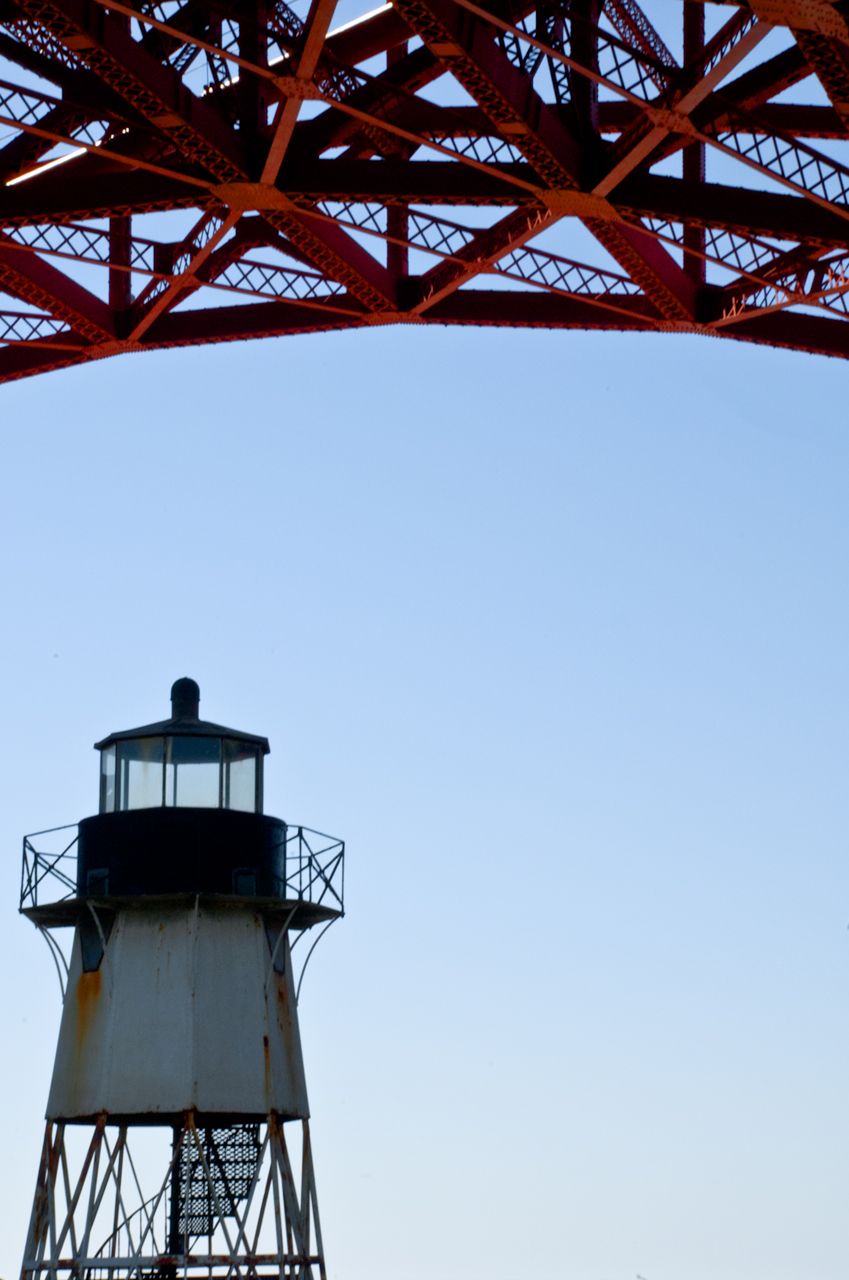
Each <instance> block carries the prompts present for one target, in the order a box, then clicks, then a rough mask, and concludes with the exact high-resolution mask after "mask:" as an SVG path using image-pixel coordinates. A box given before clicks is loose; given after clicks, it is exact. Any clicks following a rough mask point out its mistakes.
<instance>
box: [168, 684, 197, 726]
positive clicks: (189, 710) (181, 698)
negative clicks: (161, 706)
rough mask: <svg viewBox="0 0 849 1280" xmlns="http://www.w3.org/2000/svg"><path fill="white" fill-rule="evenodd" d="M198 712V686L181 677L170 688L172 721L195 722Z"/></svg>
mask: <svg viewBox="0 0 849 1280" xmlns="http://www.w3.org/2000/svg"><path fill="white" fill-rule="evenodd" d="M199 711H200V685H199V684H198V683H197V681H196V680H192V679H190V677H189V676H182V677H181V678H180V679H179V680H175V681H174V683H173V684H172V686H171V715H172V717H173V719H174V720H197V719H198V714H199Z"/></svg>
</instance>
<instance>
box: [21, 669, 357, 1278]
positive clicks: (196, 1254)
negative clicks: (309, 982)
mask: <svg viewBox="0 0 849 1280" xmlns="http://www.w3.org/2000/svg"><path fill="white" fill-rule="evenodd" d="M199 698H200V694H199V690H198V686H197V685H196V684H195V682H194V681H193V680H190V679H186V678H184V679H181V680H178V681H177V682H176V684H175V685H174V686H173V688H172V690H171V700H172V715H171V717H170V719H168V720H163V721H160V722H159V723H157V724H149V725H145V726H144V727H142V728H139V729H131V730H126V731H123V732H120V733H113V734H110V735H109V737H107V738H104V739H103V741H102V742H99V743H97V749H98V750H99V752H100V806H99V812H98V813H97V814H96V815H95V816H93V817H90V818H84V819H83V820H82V821H81V822H80V823H79V824H78V826H76V827H74V828H63V829H60V830H58V831H53V832H42V833H39V834H38V835H37V836H28V837H26V838H25V840H24V864H23V879H22V898H21V910H22V911H23V912H24V914H25V915H27V916H28V917H29V918H30V919H31V920H32V921H33V922H34V923H35V924H36V925H37V926H38V927H39V928H40V929H41V930H42V931H43V932H44V934H45V936H46V937H47V939H48V941H49V943H50V945H51V948H52V950H53V952H54V957H55V958H56V960H57V966H58V967H59V969H60V976H61V977H62V979H63V987H64V1004H63V1009H62V1021H61V1026H60V1030H59V1043H58V1046H57V1049H56V1059H55V1064H54V1068H53V1079H52V1083H51V1086H50V1094H49V1098H48V1103H47V1128H46V1133H45V1138H44V1148H43V1154H42V1159H41V1165H40V1169H39V1173H38V1179H37V1184H36V1191H35V1199H34V1204H33V1209H32V1217H31V1221H30V1225H29V1230H28V1232H27V1237H26V1245H25V1247H24V1260H23V1266H22V1271H21V1276H22V1280H40V1278H41V1277H44V1280H65V1278H66V1277H67V1278H68V1280H70V1278H71V1277H73V1278H74V1280H82V1278H83V1277H88V1278H89V1280H121V1278H122V1277H131V1276H132V1277H145V1280H154V1278H156V1280H159V1278H162V1280H166V1278H168V1277H173V1280H177V1278H178V1277H189V1276H204V1277H208V1278H211V1277H219V1276H220V1277H222V1278H223V1277H272V1276H273V1277H278V1280H282V1278H283V1277H297V1278H298V1280H324V1277H325V1266H324V1254H323V1249H322V1242H321V1229H320V1225H319V1217H318V1202H317V1198H316V1188H315V1178H314V1174H313V1163H312V1153H311V1148H310V1136H309V1119H308V1117H309V1106H308V1103H307V1089H306V1082H305V1077H304V1065H303V1058H302V1056H301V1042H300V1035H299V1031H298V1016H297V997H298V988H299V982H298V979H297V976H296V975H297V973H298V972H300V973H301V975H302V974H303V967H304V964H305V961H306V959H308V958H309V954H311V951H312V948H313V946H314V945H315V941H317V939H318V937H319V936H320V933H321V929H322V927H325V928H326V927H327V926H328V925H329V924H330V923H332V922H333V920H335V919H337V918H338V917H339V916H341V915H342V912H343V898H342V882H343V864H344V845H343V843H342V842H341V841H338V840H334V839H333V838H331V837H328V836H322V835H320V834H318V833H316V832H313V831H310V830H309V829H307V828H305V827H299V826H292V825H288V824H287V823H285V822H282V821H281V820H280V819H279V818H272V817H269V816H268V815H267V814H264V813H263V811H262V796H263V762H264V757H265V755H266V754H267V752H268V749H269V748H268V742H267V741H266V739H265V738H261V737H257V736H256V735H254V734H250V733H240V732H237V731H236V730H234V729H227V728H224V727H223V726H222V725H218V724H211V723H209V722H207V721H205V720H201V719H200V718H199ZM68 928H71V929H73V942H72V944H71V947H70V957H69V959H68V961H67V963H66V962H65V960H64V954H65V953H64V949H63V948H62V946H61V945H60V943H59V941H58V931H59V930H62V929H68ZM313 939H315V941H313Z"/></svg>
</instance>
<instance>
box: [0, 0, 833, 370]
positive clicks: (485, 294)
mask: <svg viewBox="0 0 849 1280" xmlns="http://www.w3.org/2000/svg"><path fill="white" fill-rule="evenodd" d="M847 104H849V5H846V4H843V3H836V2H835V0H724V2H723V3H711V4H706V3H701V2H700V0H537V3H523V2H522V0H391V2H390V3H384V4H380V5H378V7H376V8H373V9H366V8H365V6H364V4H363V3H354V2H353V0H293V3H291V4H290V3H287V0H162V2H161V3H159V2H155V0H0V126H2V128H0V381H6V380H10V379H13V378H18V377H23V376H26V375H29V374H33V373H38V372H42V371H46V370H49V369H54V368H58V367H63V366H66V365H69V364H75V363H79V362H82V361H86V360H91V359H99V358H101V357H103V356H107V355H116V354H120V353H121V352H124V351H140V350H145V349H147V348H151V349H153V348H157V347H169V346H185V345H192V344H196V343H203V342H221V341H232V340H236V339H245V338H257V337H266V336H272V335H281V334H295V333H308V332H315V331H319V330H326V329H342V328H353V327H361V326H364V325H374V324H379V325H384V324H400V323H415V324H427V323H439V324H446V323H448V324H451V323H456V324H481V325H500V326H529V327H545V328H561V329H571V328H584V329H635V330H644V331H664V332H670V331H672V332H689V333H703V334H712V335H715V336H724V337H733V338H737V339H743V340H747V341H752V342H758V343H766V344H771V345H775V346H783V347H792V348H797V349H801V350H805V351H811V352H819V353H823V354H829V355H838V356H846V355H847V354H849V329H847V325H846V321H847V306H849V304H847V301H846V297H847V293H849V106H848V105H847ZM570 226H571V227H580V228H581V235H580V236H577V237H575V236H570V235H569V228H570ZM558 228H559V229H560V232H562V234H560V235H552V234H551V233H552V232H556V231H557V229H558ZM587 234H589V236H590V237H592V240H593V242H594V244H595V246H597V247H598V250H599V251H598V252H596V253H589V254H588V255H587V257H586V259H583V258H581V257H580V255H578V256H576V255H575V254H574V253H573V252H571V249H570V241H572V240H575V241H576V242H578V243H579V242H580V241H581V240H582V239H583V240H584V241H585V242H586V236H587ZM602 264H603V265H602Z"/></svg>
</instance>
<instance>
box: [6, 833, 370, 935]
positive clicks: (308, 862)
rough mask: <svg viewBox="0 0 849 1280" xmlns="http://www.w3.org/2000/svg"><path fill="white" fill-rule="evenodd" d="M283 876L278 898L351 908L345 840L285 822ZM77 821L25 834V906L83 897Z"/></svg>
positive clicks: (23, 908) (277, 886)
mask: <svg viewBox="0 0 849 1280" xmlns="http://www.w3.org/2000/svg"><path fill="white" fill-rule="evenodd" d="M282 827H283V837H282V841H281V843H282V844H283V859H282V862H283V868H284V872H283V875H282V876H278V877H275V896H279V897H280V898H282V899H285V900H287V901H289V902H293V901H295V900H297V901H300V902H303V903H309V904H310V905H311V906H314V907H323V908H325V909H326V910H329V911H333V912H337V913H339V914H340V915H342V914H344V911H345V905H344V901H345V841H344V840H337V839H336V838H335V837H334V836H329V835H326V834H325V833H324V832H322V831H313V830H312V829H311V828H310V827H301V826H294V825H290V824H288V823H283V824H282ZM78 839H79V828H78V825H77V823H75V822H74V823H71V824H69V825H68V826H64V827H50V828H48V829H47V830H46V831H34V832H32V833H31V834H30V835H26V836H24V840H23V860H22V865H21V897H20V910H21V911H26V910H30V909H32V908H35V907H43V906H47V905H51V906H52V905H55V904H57V903H60V902H67V901H69V900H70V899H72V898H76V897H77V896H78V895H77V841H78Z"/></svg>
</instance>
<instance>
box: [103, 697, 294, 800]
mask: <svg viewBox="0 0 849 1280" xmlns="http://www.w3.org/2000/svg"><path fill="white" fill-rule="evenodd" d="M199 708H200V689H199V688H198V686H197V684H196V683H195V681H194V680H190V679H189V678H188V677H183V678H182V679H181V680H177V681H176V682H175V683H174V685H173V686H172V688H171V711H172V715H171V719H170V720H161V721H159V722H158V723H156V724H149V725H143V726H142V727H141V728H138V729H125V730H123V731H122V732H120V733H112V734H110V735H109V736H108V737H107V738H104V739H103V741H102V742H98V743H96V744H95V745H96V747H97V749H98V750H99V751H100V812H101V813H123V812H126V811H127V810H131V809H157V808H178V809H235V810H239V811H240V812H243V813H261V812H262V766H263V758H264V756H265V755H267V753H268V749H269V747H268V740H267V739H266V738H261V737H257V736H256V735H255V734H251V733H239V732H237V731H236V730H235V729H227V728H225V727H224V726H223V725H219V724H212V723H211V722H210V721H207V720H201V719H200V718H199V715H198V712H199Z"/></svg>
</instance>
